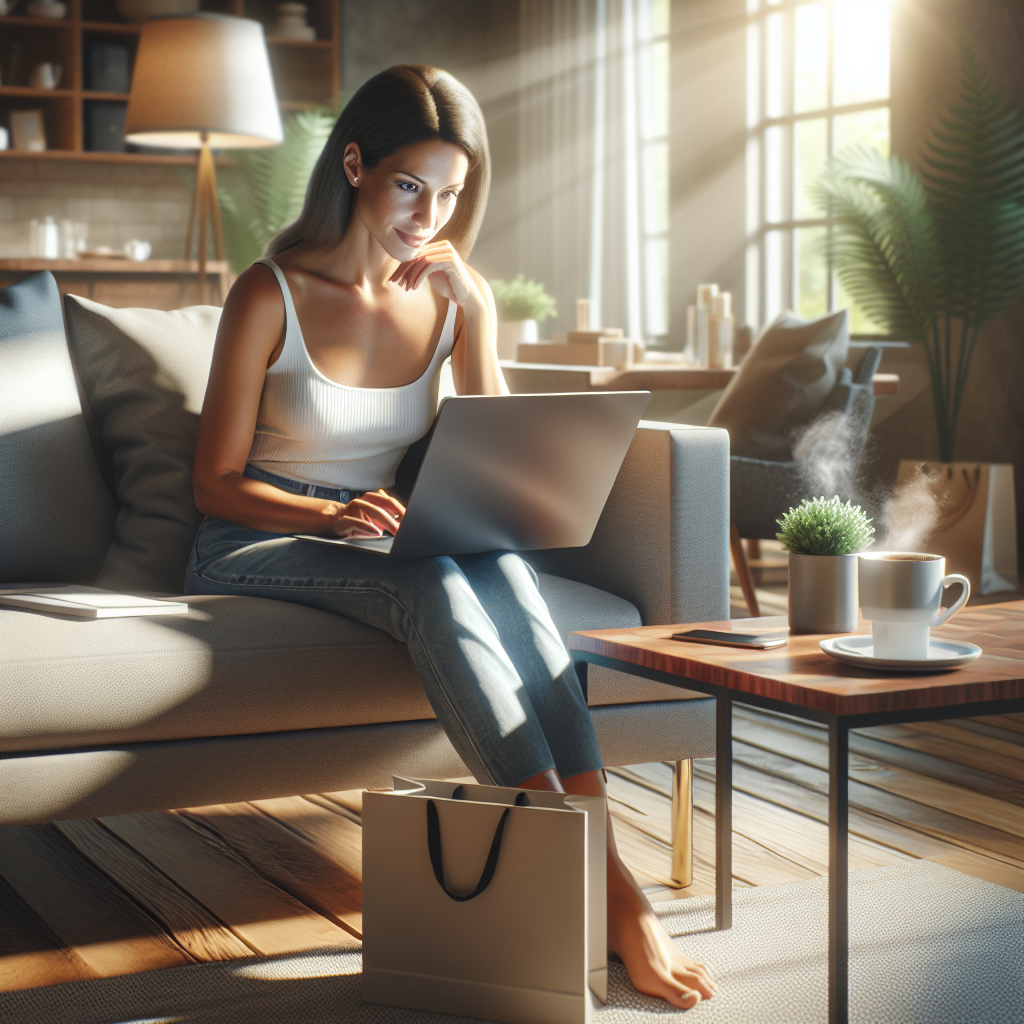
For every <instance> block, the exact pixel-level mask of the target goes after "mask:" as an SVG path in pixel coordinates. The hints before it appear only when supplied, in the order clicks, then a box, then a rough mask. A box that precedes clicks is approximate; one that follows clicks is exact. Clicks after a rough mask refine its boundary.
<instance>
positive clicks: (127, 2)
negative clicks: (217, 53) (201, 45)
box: [117, 0, 199, 24]
mask: <svg viewBox="0 0 1024 1024" xmlns="http://www.w3.org/2000/svg"><path fill="white" fill-rule="evenodd" d="M117 9H118V11H119V13H120V15H121V17H122V18H124V20H125V21H131V22H134V23H135V24H140V23H141V22H143V21H149V19H150V18H166V17H179V18H186V17H188V16H189V15H190V14H195V13H196V11H198V10H199V0H117Z"/></svg>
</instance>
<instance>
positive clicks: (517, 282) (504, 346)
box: [491, 274, 558, 359]
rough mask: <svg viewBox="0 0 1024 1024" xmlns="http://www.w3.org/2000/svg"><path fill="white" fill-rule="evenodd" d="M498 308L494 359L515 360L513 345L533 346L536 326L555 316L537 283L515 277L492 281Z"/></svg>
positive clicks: (542, 286)
mask: <svg viewBox="0 0 1024 1024" xmlns="http://www.w3.org/2000/svg"><path fill="white" fill-rule="evenodd" d="M491 291H492V292H494V302H495V305H496V306H497V308H498V358H499V359H516V358H518V357H517V346H519V345H521V344H534V343H535V342H536V341H537V336H538V334H537V327H538V325H539V324H541V323H543V322H544V321H545V320H548V319H550V318H551V317H554V316H557V315H558V307H557V306H556V305H555V300H554V299H553V298H552V297H551V296H550V295H548V293H547V292H546V291H545V290H544V285H542V284H541V283H540V282H539V281H531V280H529V279H528V278H525V277H523V275H522V274H517V275H516V276H515V277H514V278H512V280H511V281H492V282H491Z"/></svg>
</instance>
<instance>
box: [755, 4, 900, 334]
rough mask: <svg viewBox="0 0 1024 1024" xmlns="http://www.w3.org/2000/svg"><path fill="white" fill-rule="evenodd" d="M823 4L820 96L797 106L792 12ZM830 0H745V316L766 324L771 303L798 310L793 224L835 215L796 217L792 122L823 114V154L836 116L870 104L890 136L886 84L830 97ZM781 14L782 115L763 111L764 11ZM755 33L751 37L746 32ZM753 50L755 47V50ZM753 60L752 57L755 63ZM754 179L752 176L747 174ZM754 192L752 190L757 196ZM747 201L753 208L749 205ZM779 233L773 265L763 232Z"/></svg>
mask: <svg viewBox="0 0 1024 1024" xmlns="http://www.w3.org/2000/svg"><path fill="white" fill-rule="evenodd" d="M818 3H824V4H825V15H826V24H825V33H826V41H827V48H826V54H825V104H824V105H823V106H818V107H815V108H814V109H813V110H802V111H800V112H799V113H798V112H796V110H795V107H796V12H797V10H798V9H799V8H802V7H809V6H812V5H814V4H818ZM834 4H835V0H774V2H773V0H747V29H746V31H747V142H746V161H747V170H746V173H747V196H746V203H747V218H746V219H747V232H746V233H747V239H746V243H747V244H746V271H747V273H746V278H747V283H746V310H745V313H746V319H747V323H750V324H760V325H767V324H768V323H769V322H770V321H771V320H772V319H774V316H775V315H776V302H777V309H778V310H782V309H791V310H794V311H796V310H797V309H798V305H799V294H798V283H799V276H800V266H799V249H798V245H797V238H798V234H797V233H798V232H799V231H801V230H808V229H815V228H818V229H820V228H825V229H826V230H827V229H830V228H831V227H832V226H833V223H834V221H833V220H832V219H831V218H829V217H827V216H823V217H800V216H798V210H799V206H798V203H799V197H798V196H797V191H796V190H797V180H798V179H797V173H798V159H799V155H798V153H797V145H796V144H797V133H796V127H797V125H798V124H800V123H801V122H805V121H821V120H824V121H825V125H826V128H825V132H826V142H825V153H826V159H831V158H832V157H833V156H834V155H835V134H836V131H835V126H836V119H837V118H839V117H842V116H844V115H847V114H857V113H861V112H866V111H872V110H886V111H888V112H889V138H890V140H891V131H892V121H891V108H892V88H891V65H890V86H889V89H888V90H887V95H886V96H885V98H883V99H876V100H867V101H864V102H858V103H836V102H835V52H834V51H835V34H834V23H835V9H834ZM775 14H779V15H781V17H782V54H781V67H782V109H783V111H784V113H782V114H780V115H773V116H769V115H768V103H769V95H768V93H769V84H770V83H769V80H768V76H769V56H770V55H769V32H768V19H769V17H771V16H772V15H775ZM752 37H753V38H752ZM755 51H756V52H755ZM751 65H754V66H753V67H752V66H751ZM772 129H778V130H779V131H780V132H781V135H782V158H781V168H782V182H781V188H782V192H781V198H782V210H781V214H782V216H781V217H780V218H779V219H777V220H768V217H767V210H768V204H769V198H770V197H769V170H770V169H769V165H768V144H767V143H768V137H769V132H770V131H771V130H772ZM752 176H753V177H754V178H755V181H753V182H751V180H750V179H751V177H752ZM755 192H756V196H755ZM751 206H753V207H754V209H753V210H752V209H751ZM776 234H777V235H778V236H779V238H780V244H781V261H780V264H779V266H778V267H773V266H772V265H771V263H772V261H771V259H770V258H769V248H770V247H771V246H772V245H773V243H772V242H770V240H769V236H771V235H776ZM775 274H777V275H778V278H779V281H778V282H777V283H779V284H780V287H779V295H778V298H777V300H776V299H773V298H772V297H770V295H769V286H770V284H771V282H770V280H769V276H770V275H775ZM825 281H826V289H827V291H826V310H827V312H834V311H835V309H836V299H837V293H838V282H837V280H836V275H835V273H834V271H833V268H832V266H831V265H829V264H826V266H825Z"/></svg>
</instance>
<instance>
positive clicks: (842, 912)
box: [828, 719, 850, 1024]
mask: <svg viewBox="0 0 1024 1024" xmlns="http://www.w3.org/2000/svg"><path fill="white" fill-rule="evenodd" d="M849 750H850V734H849V732H848V731H847V729H846V726H845V725H843V723H842V721H841V720H839V719H835V720H833V721H832V722H830V723H829V727H828V1020H829V1024H847V1022H848V1021H849V1006H850V985H849V969H850V916H849V899H850V877H849V824H850V806H849V789H850V783H849Z"/></svg>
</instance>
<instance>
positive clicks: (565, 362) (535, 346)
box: [499, 325, 646, 369]
mask: <svg viewBox="0 0 1024 1024" xmlns="http://www.w3.org/2000/svg"><path fill="white" fill-rule="evenodd" d="M499 326H500V325H499ZM609 342H611V343H614V344H613V345H612V347H610V348H609V347H608V343H609ZM620 345H621V347H620ZM645 351H646V349H645V346H644V343H643V342H642V341H637V340H636V339H635V338H624V337H623V332H622V328H621V327H605V328H604V329H603V330H600V331H555V334H554V338H553V340H552V341H539V342H536V343H532V344H520V345H519V346H517V348H516V359H517V360H518V361H519V362H521V363H557V364H560V365H562V366H616V367H618V368H619V369H622V368H623V367H624V366H628V365H631V364H632V363H642V362H643V360H644V352H645ZM624 352H625V353H626V359H625V363H623V353H624ZM605 359H610V360H611V362H605V361H603V360H605Z"/></svg>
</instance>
